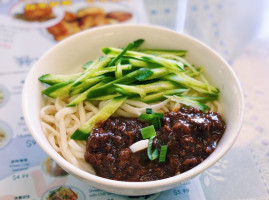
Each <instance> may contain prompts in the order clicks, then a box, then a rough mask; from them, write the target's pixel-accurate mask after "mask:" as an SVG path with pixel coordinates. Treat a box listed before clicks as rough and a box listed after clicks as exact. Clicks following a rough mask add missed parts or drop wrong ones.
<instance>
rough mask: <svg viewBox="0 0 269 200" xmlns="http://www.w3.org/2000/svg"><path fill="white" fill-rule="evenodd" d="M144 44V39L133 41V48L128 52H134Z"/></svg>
mask: <svg viewBox="0 0 269 200" xmlns="http://www.w3.org/2000/svg"><path fill="white" fill-rule="evenodd" d="M144 42H145V40H144V39H138V40H135V41H134V42H133V43H134V45H133V47H132V48H131V49H130V50H136V49H138V48H139V47H140V46H141V45H142V44H143V43H144Z"/></svg>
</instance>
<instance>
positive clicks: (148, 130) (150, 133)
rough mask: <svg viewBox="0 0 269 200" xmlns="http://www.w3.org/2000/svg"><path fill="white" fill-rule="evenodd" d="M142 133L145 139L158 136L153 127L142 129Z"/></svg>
mask: <svg viewBox="0 0 269 200" xmlns="http://www.w3.org/2000/svg"><path fill="white" fill-rule="evenodd" d="M140 131H141V135H142V137H143V139H148V138H150V137H153V136H156V132H155V129H154V126H153V125H151V126H147V127H145V128H142V129H141V130H140Z"/></svg>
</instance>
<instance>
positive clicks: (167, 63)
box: [102, 47, 184, 71]
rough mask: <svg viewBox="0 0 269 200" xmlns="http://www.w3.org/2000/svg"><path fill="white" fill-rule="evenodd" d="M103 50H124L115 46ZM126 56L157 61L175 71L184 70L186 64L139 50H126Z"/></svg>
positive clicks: (152, 61)
mask: <svg viewBox="0 0 269 200" xmlns="http://www.w3.org/2000/svg"><path fill="white" fill-rule="evenodd" d="M102 51H103V52H104V53H105V54H107V55H117V54H119V53H120V52H122V50H121V49H119V48H113V47H105V48H103V49H102ZM124 56H127V57H133V58H135V59H138V60H142V61H145V62H149V63H156V64H159V65H162V66H164V67H166V68H168V69H170V70H173V71H184V65H183V64H182V63H180V62H176V61H174V60H169V59H165V58H161V57H157V56H154V55H150V54H145V53H141V52H137V51H126V52H125V54H124Z"/></svg>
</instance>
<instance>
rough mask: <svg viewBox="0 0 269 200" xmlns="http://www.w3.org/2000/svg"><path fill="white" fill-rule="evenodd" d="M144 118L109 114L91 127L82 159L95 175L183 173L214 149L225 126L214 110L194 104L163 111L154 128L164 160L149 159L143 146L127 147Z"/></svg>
mask: <svg viewBox="0 0 269 200" xmlns="http://www.w3.org/2000/svg"><path fill="white" fill-rule="evenodd" d="M148 125H149V124H148V123H147V122H144V121H141V120H139V119H137V118H127V117H111V118H109V119H108V120H106V121H105V122H104V123H103V124H101V125H100V126H99V127H97V128H94V129H93V130H92V133H91V135H90V136H89V138H88V140H87V147H86V153H85V159H86V161H87V162H88V163H90V164H91V165H92V166H93V168H94V169H95V171H96V174H97V175H98V176H101V177H104V178H109V179H113V180H121V181H153V180H158V179H164V178H168V177H171V176H174V175H176V174H177V173H183V172H185V171H188V170H190V169H191V168H193V167H195V166H196V165H198V164H199V163H201V162H203V160H205V159H206V158H207V157H208V156H209V155H210V154H211V153H212V152H213V151H214V150H215V149H216V146H217V144H218V142H219V140H220V138H221V137H222V135H223V133H224V130H225V127H226V125H225V122H224V121H223V119H222V118H221V116H220V115H219V114H218V113H214V112H208V113H203V112H201V111H199V110H197V109H195V108H192V107H190V108H181V109H180V110H179V111H178V112H167V113H165V114H164V118H163V119H162V128H161V129H160V130H156V134H157V136H156V137H155V139H154V142H153V148H155V147H156V146H157V144H161V145H168V150H167V156H166V160H165V162H159V161H158V159H155V160H153V161H151V160H149V158H148V156H147V150H146V149H144V150H142V151H139V152H136V153H132V151H131V150H130V149H129V147H130V146H131V145H132V144H133V143H135V142H137V141H139V140H142V139H143V138H142V136H141V132H140V129H141V128H143V127H146V126H148Z"/></svg>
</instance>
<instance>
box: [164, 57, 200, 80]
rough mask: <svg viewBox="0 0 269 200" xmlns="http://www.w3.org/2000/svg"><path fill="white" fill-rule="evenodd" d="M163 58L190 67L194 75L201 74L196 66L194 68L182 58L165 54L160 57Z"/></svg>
mask: <svg viewBox="0 0 269 200" xmlns="http://www.w3.org/2000/svg"><path fill="white" fill-rule="evenodd" d="M160 56H161V57H163V58H167V59H173V60H176V61H179V62H182V63H183V64H184V65H185V66H186V67H188V68H189V69H191V70H192V72H193V73H195V74H197V75H198V74H199V73H198V71H197V70H196V68H195V67H194V66H192V65H191V64H190V63H189V62H188V61H186V60H185V59H184V58H181V57H179V56H175V55H171V54H164V55H160Z"/></svg>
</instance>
